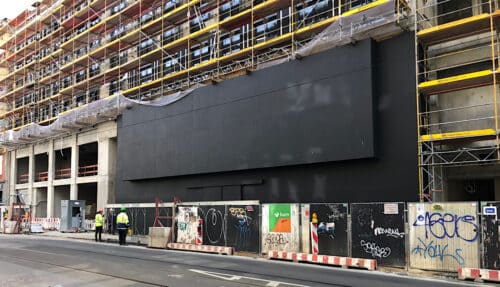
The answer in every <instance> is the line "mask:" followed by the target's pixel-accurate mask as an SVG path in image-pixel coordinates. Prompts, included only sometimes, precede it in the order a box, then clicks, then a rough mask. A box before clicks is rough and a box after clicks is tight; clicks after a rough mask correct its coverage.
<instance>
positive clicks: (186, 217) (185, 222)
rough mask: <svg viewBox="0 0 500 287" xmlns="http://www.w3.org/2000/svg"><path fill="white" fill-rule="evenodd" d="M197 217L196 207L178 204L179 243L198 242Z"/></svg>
mask: <svg viewBox="0 0 500 287" xmlns="http://www.w3.org/2000/svg"><path fill="white" fill-rule="evenodd" d="M197 217H198V211H197V208H196V207H191V206H178V207H177V215H176V220H177V237H176V238H177V242H178V243H191V244H195V243H196V235H197V230H196V228H197V224H198V221H197Z"/></svg>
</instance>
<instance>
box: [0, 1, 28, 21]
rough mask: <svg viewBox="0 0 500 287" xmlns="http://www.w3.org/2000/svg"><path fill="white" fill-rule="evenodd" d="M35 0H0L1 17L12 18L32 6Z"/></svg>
mask: <svg viewBox="0 0 500 287" xmlns="http://www.w3.org/2000/svg"><path fill="white" fill-rule="evenodd" d="M33 2H34V0H0V3H1V4H0V19H3V18H9V19H12V18H14V17H16V16H17V15H19V13H21V12H23V11H24V10H25V9H27V8H28V7H31V4H33Z"/></svg>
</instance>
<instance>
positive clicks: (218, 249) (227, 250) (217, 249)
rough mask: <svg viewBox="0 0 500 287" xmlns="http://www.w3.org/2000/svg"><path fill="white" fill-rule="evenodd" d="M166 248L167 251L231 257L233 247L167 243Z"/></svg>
mask: <svg viewBox="0 0 500 287" xmlns="http://www.w3.org/2000/svg"><path fill="white" fill-rule="evenodd" d="M167 247H168V248H169V249H178V250H188V251H198V252H205V253H219V254H227V255H233V247H224V246H212V245H196V244H184V243H168V244H167Z"/></svg>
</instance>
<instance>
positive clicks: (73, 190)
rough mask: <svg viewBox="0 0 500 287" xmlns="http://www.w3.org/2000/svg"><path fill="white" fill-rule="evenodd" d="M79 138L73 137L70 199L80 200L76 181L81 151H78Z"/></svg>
mask: <svg viewBox="0 0 500 287" xmlns="http://www.w3.org/2000/svg"><path fill="white" fill-rule="evenodd" d="M77 140H78V138H77V135H76V134H74V135H73V136H72V137H71V184H70V191H69V199H71V200H77V199H78V184H77V183H76V179H77V177H78V160H79V149H78V141H77Z"/></svg>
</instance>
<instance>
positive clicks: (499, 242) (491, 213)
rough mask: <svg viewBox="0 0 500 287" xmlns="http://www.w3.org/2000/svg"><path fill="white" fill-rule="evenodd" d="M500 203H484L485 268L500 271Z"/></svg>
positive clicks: (482, 205)
mask: <svg viewBox="0 0 500 287" xmlns="http://www.w3.org/2000/svg"><path fill="white" fill-rule="evenodd" d="M499 212H500V202H482V203H481V217H482V220H481V222H482V224H481V225H482V232H483V252H482V254H483V268H486V269H494V270H498V269H500V225H499V221H498V219H499V216H500V213H499Z"/></svg>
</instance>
